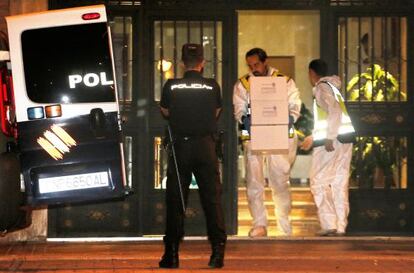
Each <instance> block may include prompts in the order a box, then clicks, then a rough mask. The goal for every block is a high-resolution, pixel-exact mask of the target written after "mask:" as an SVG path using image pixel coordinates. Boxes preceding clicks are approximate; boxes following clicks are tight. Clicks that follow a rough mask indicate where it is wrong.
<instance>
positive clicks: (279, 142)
mask: <svg viewBox="0 0 414 273" xmlns="http://www.w3.org/2000/svg"><path fill="white" fill-rule="evenodd" d="M250 129H251V130H250V132H251V135H250V147H251V151H252V153H258V154H260V153H262V154H288V153H289V134H288V125H252V126H251V128H250Z"/></svg>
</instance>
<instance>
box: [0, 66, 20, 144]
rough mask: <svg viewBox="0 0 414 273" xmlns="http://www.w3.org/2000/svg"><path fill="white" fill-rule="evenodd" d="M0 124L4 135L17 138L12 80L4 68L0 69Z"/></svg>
mask: <svg viewBox="0 0 414 273" xmlns="http://www.w3.org/2000/svg"><path fill="white" fill-rule="evenodd" d="M0 123H1V131H2V132H3V134H4V135H6V136H8V137H15V138H17V129H16V123H15V106H14V97H13V80H12V77H11V75H10V73H9V71H8V69H7V67H6V66H3V67H0Z"/></svg>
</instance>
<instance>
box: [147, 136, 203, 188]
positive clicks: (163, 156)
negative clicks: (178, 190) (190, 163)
mask: <svg viewBox="0 0 414 273" xmlns="http://www.w3.org/2000/svg"><path fill="white" fill-rule="evenodd" d="M167 166H168V152H167V150H166V149H165V147H164V146H163V143H162V138H161V137H155V138H154V189H158V190H159V189H166V188H167ZM197 188H198V186H197V182H196V179H195V177H194V174H193V176H192V180H191V184H190V189H197Z"/></svg>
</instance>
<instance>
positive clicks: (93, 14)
mask: <svg viewBox="0 0 414 273" xmlns="http://www.w3.org/2000/svg"><path fill="white" fill-rule="evenodd" d="M99 18H101V15H100V14H99V13H98V12H91V13H85V14H82V19H83V20H96V19H99Z"/></svg>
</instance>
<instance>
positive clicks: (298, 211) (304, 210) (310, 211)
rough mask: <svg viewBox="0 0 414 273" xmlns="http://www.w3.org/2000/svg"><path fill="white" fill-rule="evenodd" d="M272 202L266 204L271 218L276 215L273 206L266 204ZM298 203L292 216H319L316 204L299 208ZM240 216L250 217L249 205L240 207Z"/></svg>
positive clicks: (292, 211)
mask: <svg viewBox="0 0 414 273" xmlns="http://www.w3.org/2000/svg"><path fill="white" fill-rule="evenodd" d="M266 203H270V202H265V206H266V209H267V214H268V215H269V216H274V215H275V210H274V206H273V204H266ZM295 203H296V202H293V205H292V210H291V212H290V214H291V215H294V216H298V217H306V216H315V215H316V214H317V210H316V206H315V205H314V204H312V205H308V206H297V205H295ZM238 214H239V215H250V211H249V208H248V206H247V203H246V204H245V205H240V204H239V207H238Z"/></svg>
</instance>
